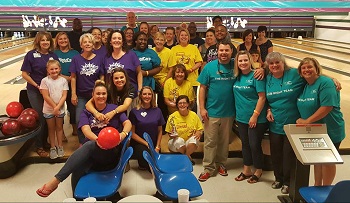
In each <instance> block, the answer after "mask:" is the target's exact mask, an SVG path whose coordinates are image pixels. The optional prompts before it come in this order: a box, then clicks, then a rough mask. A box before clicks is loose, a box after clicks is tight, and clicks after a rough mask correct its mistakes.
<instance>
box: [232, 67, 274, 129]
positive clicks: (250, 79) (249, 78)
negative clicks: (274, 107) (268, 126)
mask: <svg viewBox="0 0 350 203" xmlns="http://www.w3.org/2000/svg"><path fill="white" fill-rule="evenodd" d="M265 86H266V82H265V80H257V79H255V78H254V72H253V71H251V72H250V73H248V74H246V75H244V74H240V76H239V77H237V78H236V82H235V84H234V86H233V93H234V94H233V95H234V98H235V103H236V120H237V121H239V122H241V123H245V124H248V123H249V120H250V117H252V115H253V113H254V109H255V107H256V104H257V103H258V99H259V96H258V93H260V92H263V93H265ZM266 122H267V119H266V105H265V106H264V108H263V109H262V110H261V112H260V115H259V117H258V123H266Z"/></svg>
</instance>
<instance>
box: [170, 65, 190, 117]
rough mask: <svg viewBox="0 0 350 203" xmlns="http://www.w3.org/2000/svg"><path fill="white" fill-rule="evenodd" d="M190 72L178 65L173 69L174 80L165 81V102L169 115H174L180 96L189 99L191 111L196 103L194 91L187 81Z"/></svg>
mask: <svg viewBox="0 0 350 203" xmlns="http://www.w3.org/2000/svg"><path fill="white" fill-rule="evenodd" d="M187 77H188V72H187V71H186V68H185V66H184V65H182V64H177V65H175V67H174V68H173V71H172V78H169V79H168V80H166V81H165V84H164V101H165V104H166V105H167V106H168V111H169V114H172V113H174V112H175V111H176V110H177V108H176V99H177V98H178V97H179V96H180V95H186V96H187V97H188V98H189V106H190V109H191V107H192V106H193V103H194V101H195V96H194V91H193V88H192V84H191V82H189V81H188V80H187Z"/></svg>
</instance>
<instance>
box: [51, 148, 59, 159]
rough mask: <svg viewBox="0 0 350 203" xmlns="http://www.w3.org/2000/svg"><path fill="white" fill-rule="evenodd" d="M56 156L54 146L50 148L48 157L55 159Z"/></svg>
mask: <svg viewBox="0 0 350 203" xmlns="http://www.w3.org/2000/svg"><path fill="white" fill-rule="evenodd" d="M57 157H58V155H57V151H56V147H52V148H50V159H57Z"/></svg>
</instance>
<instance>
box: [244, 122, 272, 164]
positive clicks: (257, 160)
mask: <svg viewBox="0 0 350 203" xmlns="http://www.w3.org/2000/svg"><path fill="white" fill-rule="evenodd" d="M237 124H238V132H239V137H240V138H241V141H242V155H243V164H244V165H245V166H251V165H253V166H254V167H255V168H256V169H262V167H263V163H264V159H263V151H262V148H261V141H262V139H263V138H264V133H265V132H266V130H267V128H268V123H257V124H256V127H255V128H249V125H248V124H245V123H241V122H238V121H237Z"/></svg>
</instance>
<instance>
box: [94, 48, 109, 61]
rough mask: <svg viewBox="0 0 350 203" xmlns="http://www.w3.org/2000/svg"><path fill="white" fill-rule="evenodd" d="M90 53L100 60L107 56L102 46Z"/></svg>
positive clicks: (105, 49)
mask: <svg viewBox="0 0 350 203" xmlns="http://www.w3.org/2000/svg"><path fill="white" fill-rule="evenodd" d="M92 52H93V53H94V54H96V55H97V56H100V57H102V58H105V57H106V56H107V48H106V47H105V45H102V46H101V47H100V48H99V49H96V50H95V49H94V50H93V51H92Z"/></svg>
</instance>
